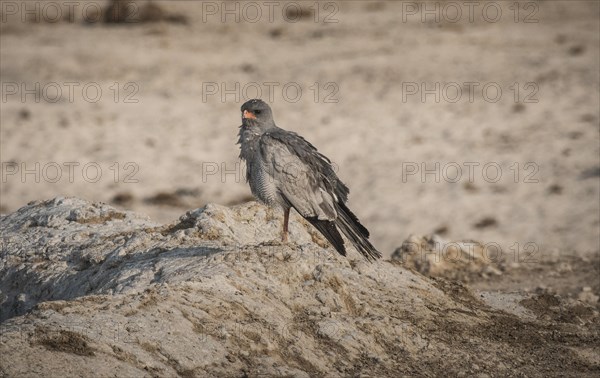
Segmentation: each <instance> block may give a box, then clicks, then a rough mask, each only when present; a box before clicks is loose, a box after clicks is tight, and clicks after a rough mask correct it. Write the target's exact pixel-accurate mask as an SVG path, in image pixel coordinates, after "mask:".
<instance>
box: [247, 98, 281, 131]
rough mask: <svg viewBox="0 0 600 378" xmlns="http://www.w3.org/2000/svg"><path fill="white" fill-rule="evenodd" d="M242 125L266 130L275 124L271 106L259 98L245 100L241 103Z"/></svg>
mask: <svg viewBox="0 0 600 378" xmlns="http://www.w3.org/2000/svg"><path fill="white" fill-rule="evenodd" d="M241 110H242V127H247V128H258V129H259V130H260V131H266V130H268V129H270V128H272V127H274V126H275V122H274V121H273V113H272V112H271V107H270V106H269V105H268V104H267V103H266V102H264V101H263V100H260V99H253V100H249V101H246V102H245V103H244V105H242V109H241Z"/></svg>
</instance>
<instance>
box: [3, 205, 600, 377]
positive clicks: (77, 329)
mask: <svg viewBox="0 0 600 378" xmlns="http://www.w3.org/2000/svg"><path fill="white" fill-rule="evenodd" d="M280 224H281V214H278V213H277V212H273V213H272V214H270V213H269V212H268V211H267V210H266V209H265V208H264V207H263V206H261V205H258V204H256V203H254V202H251V203H246V204H242V205H239V206H234V207H231V208H228V207H223V206H218V205H212V204H210V205H207V206H205V207H203V208H200V209H196V210H191V211H188V212H187V213H186V214H185V215H183V216H182V217H181V218H180V219H179V221H177V222H175V223H173V224H167V225H159V224H155V223H153V222H151V221H149V220H148V219H145V218H144V217H141V216H139V215H136V214H134V213H131V212H124V211H120V210H117V209H114V208H112V207H110V206H108V205H106V204H94V203H88V202H86V201H84V200H80V199H77V198H57V199H54V200H49V201H39V202H34V203H31V204H29V205H28V206H26V207H24V208H21V209H20V210H18V211H17V212H15V213H13V214H9V215H6V216H2V217H1V218H0V241H1V244H0V246H1V247H2V249H1V253H0V298H1V309H2V310H1V313H0V316H1V321H2V323H0V330H1V339H0V354H1V355H2V359H1V360H0V376H39V375H45V376H65V377H69V376H112V375H114V373H115V372H118V374H119V375H121V376H166V377H176V376H187V377H204V376H293V377H313V376H382V377H391V376H401V375H419V374H420V372H421V373H422V372H423V369H426V375H461V374H462V375H466V376H468V375H473V374H474V370H473V368H472V363H473V361H477V363H478V365H479V366H478V368H477V369H476V370H477V374H479V375H480V376H486V375H487V376H495V374H494V372H495V371H496V369H497V367H498V366H505V367H506V369H511V372H512V371H514V372H515V374H518V375H526V376H541V375H543V372H545V371H549V370H548V369H554V370H553V371H559V369H563V368H564V366H569V369H570V372H571V373H573V374H575V375H586V374H588V375H589V372H590V371H592V370H593V369H594V368H595V367H594V365H593V362H589V361H588V360H586V359H585V358H578V357H576V352H577V351H578V350H579V349H581V350H583V351H585V350H588V351H589V350H593V348H594V347H595V346H596V345H595V344H594V343H595V341H594V340H596V339H594V338H593V337H590V336H588V334H589V332H591V331H590V329H595V328H593V327H596V326H597V322H596V320H595V319H597V313H595V312H594V311H592V310H590V309H589V308H588V307H585V306H584V305H582V304H581V305H580V304H578V305H577V306H578V307H577V316H576V317H571V318H568V319H567V320H568V324H567V325H568V326H569V327H571V328H569V329H568V331H569V332H571V333H568V335H570V336H569V337H576V336H573V335H580V336H581V340H580V341H579V342H578V343H569V344H567V345H565V344H564V343H563V342H562V339H561V337H565V336H561V335H562V333H561V332H563V331H562V328H561V327H563V325H561V323H560V321H562V320H561V319H563V318H564V316H562V315H561V314H559V313H557V314H559V315H561V316H558V315H557V316H554V317H552V318H551V321H552V323H549V324H542V323H535V322H533V321H532V319H531V316H529V317H528V318H521V317H519V315H518V314H519V312H518V311H513V313H508V312H504V311H503V310H502V308H501V307H498V306H501V303H502V301H496V302H495V303H496V304H495V306H496V307H494V308H492V307H489V306H488V305H487V304H486V303H484V302H482V301H480V300H479V299H477V298H475V297H474V296H473V294H472V293H471V291H470V290H469V289H468V288H466V287H465V286H463V285H461V284H460V283H456V282H450V281H446V280H444V279H439V278H436V279H432V278H427V277H424V276H422V275H420V274H418V273H416V272H413V271H411V270H407V269H405V268H404V267H402V266H400V265H399V264H398V263H397V261H377V262H376V263H374V264H369V263H366V262H365V261H364V260H363V258H362V257H361V256H360V255H359V254H358V253H357V252H356V251H349V256H348V258H345V257H342V256H340V255H338V254H337V253H336V252H335V251H334V250H333V249H332V248H330V247H327V246H325V248H323V247H321V246H319V244H318V243H316V242H315V240H316V238H317V236H316V235H315V233H314V230H313V229H312V227H311V226H310V225H308V224H307V223H306V222H304V221H303V220H302V219H300V218H298V217H297V216H292V218H291V222H290V240H291V242H290V243H289V244H281V243H280V242H278V241H277V240H278V239H279V231H280V230H279V227H280ZM413 239H414V240H413V241H415V242H419V243H422V242H423V239H421V238H413ZM431 240H434V239H431ZM428 243H429V242H428ZM410 248H411V247H410V246H407V247H406V250H407V251H410V250H411V249H410ZM456 248H457V250H456V252H461V251H462V248H463V247H462V246H461V245H460V244H459V245H457V247H456ZM461 253H462V252H461ZM429 269H430V271H436V269H438V268H437V267H436V266H435V265H430V267H429ZM553 300H556V301H559V299H558V298H556V299H553ZM527 303H529V302H527ZM539 303H540V302H539V301H537V302H531V304H532V305H533V304H535V305H536V306H537V307H532V308H534V309H535V310H536V311H538V312H539V314H540V315H541V312H542V311H543V307H540V305H539ZM558 303H559V304H560V301H559V302H558ZM582 306H583V307H582ZM530 307H531V306H530ZM555 307H556V306H554V302H553V307H552V309H553V311H555V310H554V308H555ZM561 308H562V307H561ZM565 308H568V307H565ZM556 311H558V310H556ZM537 314H538V313H536V315H537ZM579 319H585V320H586V322H588V323H586V324H590V326H589V327H591V328H585V327H584V325H578V323H577V322H576V321H578V320H579ZM567 325H565V327H566V326H567ZM574 327H575V328H574ZM577 327H579V328H577ZM548 328H552V332H549V331H548ZM574 331H576V332H577V333H576V334H573V332H574ZM586 332H587V333H586ZM565 335H567V334H565ZM539 345H545V346H547V347H545V348H539V347H537V346H539ZM533 346H536V347H533ZM520 356H527V357H528V359H530V360H531V361H528V362H527V363H526V364H521V365H517V366H516V365H515V361H517V360H518V358H520ZM7 361H10V363H6V362H7Z"/></svg>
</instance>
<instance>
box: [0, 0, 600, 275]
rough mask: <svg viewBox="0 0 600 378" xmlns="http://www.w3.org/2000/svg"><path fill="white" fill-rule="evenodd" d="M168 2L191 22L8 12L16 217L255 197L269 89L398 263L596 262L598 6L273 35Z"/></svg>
mask: <svg viewBox="0 0 600 378" xmlns="http://www.w3.org/2000/svg"><path fill="white" fill-rule="evenodd" d="M4 3H5V2H4ZM4 3H3V4H4ZM30 3H36V2H30ZM92 3H93V2H92ZM15 4H17V5H19V4H20V3H18V2H17V3H15ZM97 4H101V5H104V3H103V2H99V3H97ZM156 4H158V5H159V6H161V7H162V8H163V9H164V10H165V11H166V12H168V13H169V14H171V15H183V16H185V17H186V18H187V23H181V22H179V21H181V19H180V18H177V17H175V20H174V22H158V23H137V22H131V23H126V24H121V25H110V26H107V25H105V24H103V23H100V22H95V23H88V24H86V23H84V22H83V21H82V17H83V15H82V13H83V11H82V9H81V8H76V9H75V11H74V12H72V13H71V14H70V15H71V16H72V17H73V20H74V22H72V23H69V22H63V21H61V22H57V23H50V22H47V21H48V18H52V14H51V13H50V12H51V9H46V10H45V11H44V8H39V9H40V10H39V12H40V15H41V22H38V23H35V22H31V20H29V21H28V22H21V16H22V15H23V11H22V8H20V9H19V10H18V11H17V12H16V14H13V13H14V12H13V9H12V8H11V9H6V8H3V9H2V11H3V20H2V24H1V35H0V42H1V47H0V53H1V64H0V68H1V71H0V73H1V80H2V95H3V98H2V102H1V104H0V105H1V107H2V109H1V114H0V124H1V134H0V135H1V142H0V147H1V161H2V186H1V206H2V207H1V211H2V212H4V213H7V212H12V211H14V210H16V209H18V208H19V207H21V206H23V205H25V204H26V203H27V202H28V201H31V200H37V199H47V198H52V197H54V196H57V195H76V196H79V197H83V198H86V199H88V200H92V201H104V202H108V203H111V204H113V205H117V206H118V207H121V208H127V209H133V210H135V211H137V212H140V213H144V214H148V215H149V216H150V217H151V218H152V219H155V220H157V221H161V222H165V221H172V220H174V219H176V218H177V217H179V216H180V215H182V214H183V213H184V212H185V211H186V210H189V209H193V208H196V207H199V206H202V205H204V204H206V203H210V202H214V203H220V204H232V203H239V202H244V201H246V200H247V199H248V197H249V196H250V191H249V189H248V187H247V185H246V183H245V182H244V178H243V172H242V169H243V167H242V166H240V165H239V161H238V159H237V155H238V147H237V146H236V145H235V141H236V140H237V137H236V134H237V126H238V125H239V124H240V114H239V106H240V105H241V103H242V102H243V101H244V100H245V95H247V97H255V96H257V94H260V95H261V97H263V98H266V99H269V94H271V95H272V98H270V102H271V104H272V106H273V108H274V113H275V120H276V122H277V123H278V125H279V126H281V127H283V128H286V129H290V130H294V131H297V132H299V133H300V134H302V135H303V136H305V137H306V138H307V139H308V140H310V141H311V142H312V143H313V144H314V145H316V146H317V147H318V148H319V150H320V151H322V152H323V153H324V154H326V155H327V156H329V157H330V158H331V160H332V161H334V162H335V163H336V165H337V166H338V167H339V175H340V177H341V178H342V179H343V180H344V181H345V182H346V183H347V184H348V186H349V187H350V189H351V197H350V207H351V208H352V209H354V210H355V212H356V213H357V214H358V215H359V216H360V218H361V220H362V221H363V223H364V224H366V225H367V226H368V228H369V229H370V230H371V233H372V235H373V241H374V244H375V245H376V246H378V247H379V248H380V249H381V250H382V252H383V253H384V255H387V256H389V255H390V254H391V253H392V251H393V250H394V249H395V248H396V247H398V246H399V245H400V244H401V242H402V241H403V240H405V239H406V237H407V236H408V235H409V234H412V233H415V234H428V233H431V232H436V233H438V234H441V235H444V237H446V238H448V239H450V240H457V239H476V240H479V241H481V242H483V243H497V244H498V245H500V246H502V248H503V253H504V255H505V257H510V258H512V259H513V260H514V261H513V262H517V263H518V262H520V260H521V257H522V256H523V255H526V256H531V253H532V252H533V253H534V255H535V256H536V258H538V260H536V261H544V259H545V258H546V256H549V255H552V254H556V253H557V251H575V252H574V253H575V254H577V255H582V256H587V255H591V254H592V255H593V254H595V253H598V250H599V249H600V247H599V236H598V235H599V226H600V224H599V217H600V203H599V196H600V189H599V188H600V181H599V176H600V161H599V154H600V151H599V120H600V109H599V102H600V98H599V88H600V85H599V83H600V78H599V77H600V71H599V66H600V63H599V45H600V44H599V40H600V30H599V25H600V23H599V3H598V2H596V1H587V2H586V1H539V2H528V3H521V4H519V6H518V7H517V8H518V12H516V10H515V8H514V4H513V2H493V4H494V5H493V6H494V7H495V8H494V9H496V8H498V9H500V10H501V12H502V13H501V16H500V17H499V20H498V21H497V22H491V21H494V18H497V17H496V16H495V14H494V9H491V8H490V9H487V13H485V17H484V13H483V10H482V8H483V6H479V7H478V8H475V9H474V10H473V19H472V21H473V22H471V20H469V8H468V7H465V6H462V5H460V4H462V3H460V2H454V3H452V4H454V5H456V4H458V5H459V8H460V10H461V12H462V16H461V17H459V20H458V22H452V21H453V19H454V18H456V17H455V16H456V13H454V12H455V10H454V9H452V8H451V7H448V5H449V4H450V3H446V2H441V3H438V5H437V6H436V5H435V4H433V3H431V4H428V5H424V4H422V3H418V4H417V3H400V2H395V3H393V2H360V1H352V2H345V3H343V4H342V3H320V4H318V5H319V6H318V8H319V12H318V13H317V12H315V10H314V4H313V3H312V2H310V3H302V7H303V8H304V17H302V19H300V20H299V21H297V22H292V20H293V19H294V18H295V16H296V14H294V12H293V10H294V9H295V6H294V5H292V6H288V5H287V3H277V7H276V8H275V9H274V13H273V22H270V20H269V15H268V10H269V9H268V8H267V7H266V6H264V5H261V4H262V3H260V2H259V3H258V4H259V6H260V7H261V8H262V9H261V11H262V15H261V16H260V17H258V20H257V22H250V21H253V20H254V19H255V18H256V14H255V13H252V9H248V8H247V7H246V5H247V3H235V2H232V4H234V5H235V4H237V5H238V6H239V13H238V15H239V16H240V20H239V22H236V20H235V19H234V17H235V14H234V15H226V14H225V12H224V11H223V9H222V8H221V2H214V3H210V2H209V5H210V4H212V5H215V6H216V7H217V9H216V10H215V8H207V5H206V3H205V4H204V5H202V3H200V2H168V4H167V2H156ZM294 4H298V3H294ZM415 4H416V5H417V7H416V8H414V5H415ZM42 5H43V4H42ZM286 6H287V8H285V7H286ZM426 6H427V7H428V8H424V7H426ZM511 6H512V7H513V8H510V7H511ZM3 7H5V6H4V5H3ZM310 7H312V10H311V9H310ZM284 8H285V9H287V13H286V12H283V9H284ZM233 9H234V10H235V8H233ZM424 9H434V12H437V14H438V16H439V20H435V19H434V16H435V15H434V16H431V15H430V16H426V14H425V12H424V11H423V10H424ZM88 11H89V9H88ZM44 12H45V13H44ZM244 12H246V13H244ZM424 16H426V20H425V22H423V20H422V18H423V17H424ZM28 17H30V18H31V17H32V16H31V15H30V16H28ZM222 17H226V20H225V22H223V21H222ZM515 17H516V19H515ZM178 20H179V21H178ZM331 21H337V22H331ZM534 21H535V22H534ZM315 83H318V84H316V86H315ZM469 83H471V84H469ZM236 85H237V86H238V87H237V88H239V89H236ZM436 85H437V86H438V87H436ZM36 86H37V87H36ZM298 86H299V87H300V88H301V89H302V94H301V95H300V96H297V95H296V92H295V89H296V88H297V87H298ZM257 87H258V88H260V91H261V93H258V91H257ZM70 88H73V90H72V93H70ZM98 88H99V89H100V90H101V95H99V96H98V97H97V95H96V92H97V90H98ZM269 88H274V90H273V91H272V92H270V91H269ZM283 88H286V90H285V91H284V90H283ZM316 88H319V90H318V91H317V90H316ZM436 88H439V89H436ZM484 88H485V91H484ZM498 89H500V90H501V94H499V92H497V90H498ZM226 90H229V92H226ZM27 91H30V92H31V93H30V92H27ZM58 91H60V92H61V93H60V95H59V96H57V93H58ZM459 91H460V92H459ZM27 93H29V94H27ZM424 93H425V94H424ZM427 93H429V94H427ZM422 95H424V98H423V97H422ZM436 95H437V96H438V97H439V99H436ZM96 97H97V98H96ZM55 100H56V101H55ZM36 164H37V165H36ZM457 167H459V168H460V169H461V172H460V174H457V173H458V171H457ZM426 169H427V170H429V171H428V172H432V173H429V174H426V175H424V176H422V173H423V172H424V170H426ZM25 170H29V172H31V173H28V174H25V173H26V172H25ZM497 176H498V177H497ZM528 243H529V244H528ZM526 248H532V249H526ZM590 285H591V284H590Z"/></svg>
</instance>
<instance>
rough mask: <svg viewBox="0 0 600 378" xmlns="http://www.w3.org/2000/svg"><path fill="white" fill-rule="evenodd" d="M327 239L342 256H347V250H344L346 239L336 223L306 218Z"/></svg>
mask: <svg viewBox="0 0 600 378" xmlns="http://www.w3.org/2000/svg"><path fill="white" fill-rule="evenodd" d="M306 220H307V221H309V222H310V224H312V225H313V226H314V227H315V228H316V229H317V230H319V232H320V233H321V234H323V236H325V238H326V239H327V240H328V241H329V242H330V243H331V245H333V247H334V248H335V250H336V251H338V252H339V253H340V255H342V256H346V248H344V239H342V235H340V232H339V231H338V230H337V228H335V222H332V221H328V220H319V219H317V217H313V218H306Z"/></svg>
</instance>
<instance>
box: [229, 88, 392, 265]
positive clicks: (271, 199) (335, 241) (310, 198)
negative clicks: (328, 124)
mask: <svg viewBox="0 0 600 378" xmlns="http://www.w3.org/2000/svg"><path fill="white" fill-rule="evenodd" d="M241 111H242V125H241V126H240V132H239V141H238V144H240V159H243V160H245V161H246V180H247V181H248V183H249V184H250V189H251V191H252V194H253V195H254V196H255V197H256V198H257V199H258V200H259V201H260V202H262V203H264V204H266V205H267V206H270V207H280V208H282V209H283V230H282V235H281V238H282V241H283V242H284V243H285V242H287V238H288V222H289V215H290V209H292V208H294V209H295V210H296V211H297V212H298V214H300V215H301V216H302V217H304V219H306V220H307V221H308V222H310V224H312V225H313V226H314V227H315V228H316V229H317V230H318V231H319V232H320V233H321V234H323V236H324V237H325V238H326V239H327V240H328V241H329V242H330V243H331V244H332V245H333V247H334V248H335V249H336V250H337V251H338V252H339V253H340V254H341V255H342V256H346V248H345V246H344V240H343V239H342V236H341V235H340V231H341V232H342V233H343V234H344V235H345V236H346V238H348V240H349V241H350V242H351V243H352V245H353V246H354V247H355V248H356V249H357V250H358V251H359V252H360V253H361V254H362V255H363V256H364V257H365V258H366V259H367V260H369V261H373V260H374V259H377V258H380V257H381V253H380V252H379V251H377V250H376V249H375V247H373V245H372V244H371V243H370V242H369V231H368V230H367V229H366V228H365V227H364V226H363V225H362V224H360V222H359V221H358V218H357V217H356V215H354V214H353V213H352V212H351V211H350V209H348V207H347V206H346V202H347V201H348V193H349V190H348V187H346V185H344V183H343V182H342V181H341V180H340V179H339V178H338V177H337V175H336V174H335V172H334V170H333V168H332V166H331V161H330V160H329V159H328V158H327V157H325V156H324V155H323V154H321V153H319V152H318V151H317V149H316V148H315V147H314V146H313V145H312V144H310V143H309V142H307V141H306V140H305V139H304V138H302V137H301V136H300V135H298V134H296V133H294V132H291V131H287V130H284V129H281V128H279V127H277V125H275V121H274V120H273V113H272V111H271V107H270V106H269V105H268V104H267V103H265V102H264V101H262V100H260V99H254V100H250V101H247V102H246V103H244V105H242V108H241Z"/></svg>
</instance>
